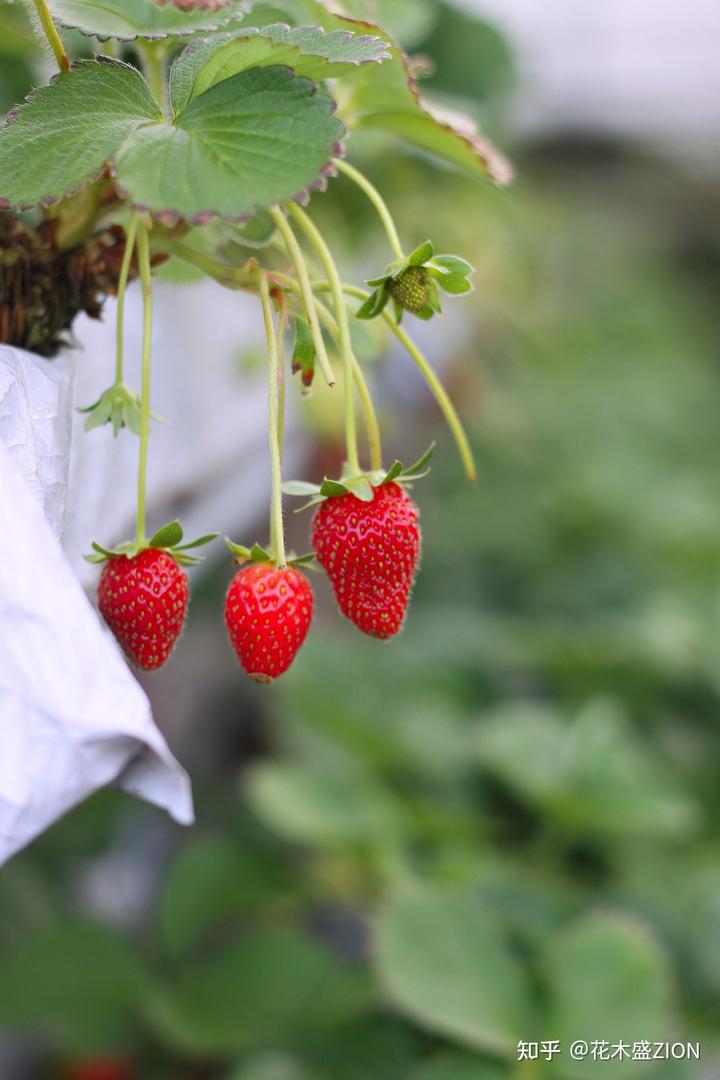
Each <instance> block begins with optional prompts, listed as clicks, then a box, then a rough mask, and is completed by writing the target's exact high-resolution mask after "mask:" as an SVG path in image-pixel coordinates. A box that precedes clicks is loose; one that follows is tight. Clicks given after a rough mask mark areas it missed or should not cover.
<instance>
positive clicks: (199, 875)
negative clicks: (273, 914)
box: [158, 837, 291, 955]
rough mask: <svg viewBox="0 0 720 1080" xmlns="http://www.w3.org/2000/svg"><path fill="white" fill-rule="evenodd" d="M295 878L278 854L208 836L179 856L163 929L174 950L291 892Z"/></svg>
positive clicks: (163, 905)
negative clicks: (268, 854) (280, 863)
mask: <svg viewBox="0 0 720 1080" xmlns="http://www.w3.org/2000/svg"><path fill="white" fill-rule="evenodd" d="M290 887H291V886H290V884H289V883H288V881H287V878H286V875H285V873H284V872H283V871H282V869H279V868H278V864H277V862H276V861H275V860H270V859H269V858H264V857H263V856H261V855H260V854H259V853H256V852H254V851H252V850H249V849H248V848H243V847H239V846H238V845H237V844H236V843H235V841H234V840H231V839H229V838H226V837H218V838H213V837H205V838H204V839H202V840H196V841H194V842H192V843H191V844H189V845H188V846H187V847H185V848H184V849H183V850H182V851H181V852H180V854H179V855H178V856H177V857H176V858H175V860H174V862H173V864H172V866H171V868H170V872H169V874H168V876H167V879H166V882H165V889H164V892H163V894H162V898H161V901H160V907H159V911H158V930H159V933H160V939H161V941H162V943H163V945H164V947H165V948H166V949H167V950H168V951H169V952H170V953H172V954H173V955H178V954H180V953H183V952H185V951H187V950H188V949H189V948H191V947H192V946H193V945H195V944H197V943H198V942H200V941H201V939H202V938H203V937H204V935H205V934H206V933H207V931H208V930H211V929H212V928H213V927H214V926H217V925H218V924H219V923H221V922H223V921H225V920H227V919H229V918H233V917H234V918H236V919H237V918H240V917H241V916H247V914H248V912H253V911H255V910H257V909H258V908H266V907H267V906H268V905H269V904H271V903H272V902H273V900H275V899H278V898H280V899H284V898H286V897H287V894H288V890H289V889H290Z"/></svg>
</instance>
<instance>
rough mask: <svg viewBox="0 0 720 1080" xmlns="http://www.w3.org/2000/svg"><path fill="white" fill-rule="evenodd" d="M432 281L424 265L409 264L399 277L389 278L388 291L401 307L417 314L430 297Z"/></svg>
mask: <svg viewBox="0 0 720 1080" xmlns="http://www.w3.org/2000/svg"><path fill="white" fill-rule="evenodd" d="M431 286H432V281H431V278H430V274H429V272H428V270H427V269H426V268H425V267H424V266H408V268H407V269H406V270H403V272H402V273H401V274H400V275H399V276H398V277H391V278H389V279H388V283H387V287H388V292H389V293H390V295H391V296H392V298H393V300H395V301H396V302H397V303H398V304H399V305H400V307H401V308H404V309H405V311H411V312H414V313H415V314H417V312H418V311H422V309H423V308H424V307H425V305H426V304H427V302H428V299H429V297H430V291H431Z"/></svg>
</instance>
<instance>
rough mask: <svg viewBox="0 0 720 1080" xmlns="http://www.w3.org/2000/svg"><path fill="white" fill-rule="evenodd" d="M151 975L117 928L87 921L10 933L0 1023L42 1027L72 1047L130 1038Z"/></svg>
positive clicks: (1, 965) (2, 957) (100, 1046)
mask: <svg viewBox="0 0 720 1080" xmlns="http://www.w3.org/2000/svg"><path fill="white" fill-rule="evenodd" d="M147 983H148V977H147V975H146V972H145V971H144V969H143V966H142V965H141V963H140V961H139V959H138V958H137V956H136V955H135V952H134V950H133V948H132V945H131V943H130V942H129V941H128V939H127V938H126V937H125V936H124V935H123V934H121V933H120V932H119V931H117V930H113V929H111V928H110V927H108V926H102V925H100V924H98V923H94V922H90V921H86V920H84V919H68V920H65V921H58V922H53V923H50V924H48V925H45V926H43V927H41V928H40V929H36V930H31V931H29V932H27V933H25V934H22V935H18V934H17V933H16V934H14V935H13V938H12V940H11V943H10V944H8V945H6V947H5V948H4V949H3V950H2V952H1V953H0V1023H2V1025H3V1026H4V1027H8V1028H11V1029H12V1030H13V1031H15V1032H20V1031H23V1032H31V1033H32V1034H34V1035H36V1036H37V1035H38V1033H42V1032H46V1033H49V1034H51V1035H52V1036H53V1037H54V1038H55V1039H56V1040H60V1042H61V1043H62V1044H63V1045H65V1046H66V1047H70V1048H72V1049H73V1050H75V1051H83V1052H97V1051H102V1050H108V1049H112V1048H113V1047H114V1046H116V1045H118V1044H120V1045H122V1044H123V1041H124V1040H126V1039H127V1037H128V1033H129V1028H130V1024H131V1018H132V1014H133V1012H134V1010H135V1009H136V1008H137V1006H138V1003H139V1001H140V999H141V996H142V995H143V994H144V993H145V991H146V990H147Z"/></svg>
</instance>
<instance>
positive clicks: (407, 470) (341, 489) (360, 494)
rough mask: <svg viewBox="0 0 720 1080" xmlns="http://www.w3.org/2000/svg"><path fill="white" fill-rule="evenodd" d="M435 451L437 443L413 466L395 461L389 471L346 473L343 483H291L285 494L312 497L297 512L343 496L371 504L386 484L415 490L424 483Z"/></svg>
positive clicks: (340, 481)
mask: <svg viewBox="0 0 720 1080" xmlns="http://www.w3.org/2000/svg"><path fill="white" fill-rule="evenodd" d="M434 452H435V443H431V444H430V446H429V447H428V448H427V450H426V451H425V453H424V454H423V455H422V457H420V458H419V459H418V460H417V461H416V462H415V463H414V464H413V465H410V466H407V467H406V466H405V465H403V463H402V462H401V461H397V460H395V461H394V462H393V464H392V465H391V466H390V468H389V469H387V470H386V469H379V470H377V471H375V472H365V473H361V474H360V475H359V476H346V475H344V474H343V476H342V477H341V478H340V479H339V480H332V479H330V478H329V477H327V476H326V477H325V479H324V480H323V482H322V484H311V483H307V482H306V481H305V480H288V481H287V482H286V483H284V484H283V492H284V493H285V494H286V495H291V496H296V497H299V498H302V497H309V499H308V502H306V503H305V504H304V505H303V506H301V507H300V508H299V509H298V510H297V511H296V513H301V512H302V511H303V510H309V509H310V508H311V507H313V506H319V505H320V503H322V502H324V501H325V500H326V499H337V498H342V496H343V495H354V496H355V497H356V498H357V499H360V501H361V502H368V503H370V502H372V501H373V499H374V498H375V489H376V488H379V487H382V486H383V484H400V485H401V486H403V487H409V488H411V487H412V486H413V484H414V483H415V482H416V481H417V480H422V479H423V478H424V477H425V476H427V475H428V473H429V472H430V461H431V459H432V456H433V454H434Z"/></svg>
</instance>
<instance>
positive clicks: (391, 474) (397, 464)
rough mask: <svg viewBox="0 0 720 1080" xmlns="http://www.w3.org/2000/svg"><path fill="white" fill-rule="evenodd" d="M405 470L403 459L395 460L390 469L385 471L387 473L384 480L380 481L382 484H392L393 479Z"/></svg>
mask: <svg viewBox="0 0 720 1080" xmlns="http://www.w3.org/2000/svg"><path fill="white" fill-rule="evenodd" d="M403 471H404V469H403V463H402V461H398V460H397V459H396V460H395V461H393V463H392V465H391V466H390V468H389V469H388V471H387V472H386V473H385V475H384V477H383V478H382V480H381V481H380V483H381V484H392V482H393V480H396V479H397V478H398V476H400V475H401V474H402V472H403Z"/></svg>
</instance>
